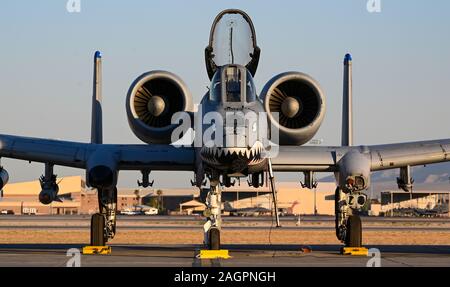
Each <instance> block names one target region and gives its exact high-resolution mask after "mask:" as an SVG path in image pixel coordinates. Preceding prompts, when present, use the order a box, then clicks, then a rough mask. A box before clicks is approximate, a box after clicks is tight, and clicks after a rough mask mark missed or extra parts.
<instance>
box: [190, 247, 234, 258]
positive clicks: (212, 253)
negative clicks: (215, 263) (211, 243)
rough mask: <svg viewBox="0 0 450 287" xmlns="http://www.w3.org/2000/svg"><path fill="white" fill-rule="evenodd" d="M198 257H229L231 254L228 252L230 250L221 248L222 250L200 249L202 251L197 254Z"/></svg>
mask: <svg viewBox="0 0 450 287" xmlns="http://www.w3.org/2000/svg"><path fill="white" fill-rule="evenodd" d="M197 258H200V259H217V258H220V259H229V258H231V256H230V255H229V254H228V250H226V249H220V250H200V253H199V254H198V255H197Z"/></svg>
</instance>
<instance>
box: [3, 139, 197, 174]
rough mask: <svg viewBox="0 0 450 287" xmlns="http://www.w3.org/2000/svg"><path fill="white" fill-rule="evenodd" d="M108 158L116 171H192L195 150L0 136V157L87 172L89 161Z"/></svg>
mask: <svg viewBox="0 0 450 287" xmlns="http://www.w3.org/2000/svg"><path fill="white" fill-rule="evenodd" d="M99 153H101V156H111V157H112V158H114V160H115V161H116V163H117V168H118V169H119V170H142V169H149V170H187V171H191V170H194V158H195V157H194V149H193V148H189V147H174V146H171V145H127V144H124V145H109V144H89V143H79V142H69V141H60V140H52V139H38V138H29V137H20V136H10V135H0V157H5V158H14V159H21V160H26V161H35V162H43V163H50V164H54V165H60V166H67V167H75V168H86V165H87V162H88V161H89V159H90V158H91V157H94V156H95V155H96V154H99Z"/></svg>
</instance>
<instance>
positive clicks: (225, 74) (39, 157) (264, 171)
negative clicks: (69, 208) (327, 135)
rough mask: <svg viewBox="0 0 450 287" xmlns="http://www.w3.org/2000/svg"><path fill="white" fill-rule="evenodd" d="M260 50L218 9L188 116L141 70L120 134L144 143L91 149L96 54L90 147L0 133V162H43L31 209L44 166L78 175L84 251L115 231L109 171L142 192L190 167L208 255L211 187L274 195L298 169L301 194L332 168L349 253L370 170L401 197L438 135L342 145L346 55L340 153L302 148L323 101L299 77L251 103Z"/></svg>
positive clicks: (96, 108)
mask: <svg viewBox="0 0 450 287" xmlns="http://www.w3.org/2000/svg"><path fill="white" fill-rule="evenodd" d="M260 52H261V50H260V48H259V47H258V46H257V44H256V35H255V30H254V27H253V24H252V22H251V19H250V18H249V16H248V15H247V14H246V13H244V12H242V11H240V10H225V11H223V12H221V13H220V14H219V15H218V16H217V17H216V18H215V20H214V22H213V25H212V28H211V33H210V38H209V45H208V46H207V47H206V49H205V61H206V70H207V73H208V76H209V78H210V80H211V86H210V88H209V90H208V91H207V92H206V94H205V95H204V96H203V98H202V100H201V102H200V104H199V106H198V111H194V110H193V105H192V99H191V95H190V93H189V91H188V88H187V87H186V85H185V84H184V82H183V81H182V80H181V79H180V78H179V77H177V76H176V75H174V74H172V73H169V72H165V71H151V72H147V73H144V74H142V75H141V76H140V77H138V78H137V79H136V80H135V81H134V82H133V83H132V84H131V87H130V88H129V91H128V95H127V97H126V111H127V116H128V122H129V125H130V128H131V129H132V131H133V132H134V134H135V135H136V136H137V137H138V138H139V139H141V140H142V141H143V142H145V143H146V144H140V145H121V144H104V143H103V141H102V106H101V98H102V97H101V82H102V81H101V60H102V59H101V54H100V53H99V52H96V53H95V57H94V61H95V64H94V85H93V89H94V91H93V102H92V126H91V142H90V143H80V142H67V141H60V140H48V139H37V138H27V137H20V136H12V135H0V157H6V158H15V159H21V160H26V161H35V162H42V163H44V164H45V172H44V175H42V176H41V178H40V182H41V185H42V192H41V193H40V195H39V200H40V201H41V202H42V203H43V204H49V203H51V202H52V201H54V200H58V185H57V182H56V175H54V173H53V167H54V165H59V166H68V167H74V168H81V169H85V170H86V183H87V185H88V186H90V187H92V188H95V189H97V191H98V202H99V213H97V214H94V215H93V216H92V220H91V245H94V246H101V245H104V244H106V242H107V241H108V240H110V239H112V238H113V237H114V235H115V233H116V209H117V206H116V205H117V188H116V185H117V179H118V174H119V171H121V170H136V171H140V172H141V173H142V182H139V184H140V185H141V186H144V187H148V186H150V185H151V183H150V181H149V174H150V172H151V171H153V170H164V171H192V172H193V180H192V184H194V185H196V186H198V187H199V188H200V187H202V186H205V185H206V187H208V186H209V188H205V189H202V190H206V192H207V194H203V198H204V200H205V204H206V207H207V209H206V212H205V217H206V223H205V225H204V234H205V244H206V245H207V247H208V248H210V249H218V248H220V228H221V216H220V214H221V208H222V204H221V188H222V187H223V186H226V187H229V186H230V185H232V184H233V183H234V181H235V179H236V178H240V177H248V182H249V184H250V185H252V186H254V187H256V188H257V187H260V186H262V185H263V184H264V182H270V187H271V190H272V192H273V195H274V199H276V193H275V191H276V187H275V180H274V176H273V172H275V171H276V172H295V173H304V176H305V180H304V182H302V185H303V186H304V187H307V188H314V186H315V184H316V182H315V181H314V173H317V172H333V173H334V174H335V177H336V181H337V188H336V192H335V207H336V235H337V237H338V239H339V240H341V241H342V242H344V243H345V245H346V246H348V247H359V246H361V241H362V232H361V220H360V217H359V215H358V212H359V211H360V210H361V208H362V207H363V206H364V205H365V203H366V200H367V197H366V195H365V194H364V191H365V190H366V189H367V188H368V187H369V184H370V173H371V172H372V171H378V170H385V169H399V171H400V172H399V177H398V179H397V183H398V187H399V188H401V189H403V190H405V191H411V188H412V178H411V173H410V167H411V166H415V165H424V164H431V163H437V162H443V161H448V160H450V139H444V140H435V141H422V142H414V143H399V144H387V145H376V146H365V145H363V146H352V112H351V111H352V78H351V72H352V59H351V56H350V55H346V56H345V59H344V87H343V88H344V92H343V117H342V146H335V147H333V146H331V147H324V146H304V144H305V143H307V142H308V141H310V140H311V139H312V138H313V136H314V135H315V134H316V132H317V130H318V129H319V127H320V125H321V122H322V120H323V119H324V115H325V95H324V93H323V91H322V89H321V87H320V86H319V84H318V82H317V81H316V80H314V79H313V78H311V77H310V76H308V75H306V74H303V73H300V72H286V73H282V74H279V75H276V76H275V77H273V78H272V79H271V80H270V81H269V82H268V83H267V84H266V85H265V86H264V87H263V89H262V91H261V93H260V94H259V95H257V94H256V88H255V86H254V83H253V77H254V76H255V73H256V70H257V67H258V61H259V57H260ZM261 115H262V116H261ZM255 116H256V117H255ZM0 175H1V176H0V178H1V179H0V181H1V186H0V188H2V187H3V186H4V185H5V184H6V183H7V181H8V174H7V172H6V170H5V169H3V168H2V170H1V174H0ZM265 176H266V177H265ZM266 180H269V181H266ZM273 202H274V203H275V204H274V205H275V206H274V209H275V210H277V209H276V200H274V201H273ZM277 214H278V213H277V212H275V215H277ZM277 224H278V225H279V221H278V218H277Z"/></svg>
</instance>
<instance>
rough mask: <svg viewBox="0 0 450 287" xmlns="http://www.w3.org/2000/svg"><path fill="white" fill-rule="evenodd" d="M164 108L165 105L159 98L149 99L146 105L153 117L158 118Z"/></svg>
mask: <svg viewBox="0 0 450 287" xmlns="http://www.w3.org/2000/svg"><path fill="white" fill-rule="evenodd" d="M165 108H166V103H165V102H164V100H163V98H161V97H160V96H153V97H151V98H150V99H149V101H148V103H147V109H148V111H149V112H150V113H151V114H152V115H153V116H154V117H159V116H160V115H161V114H162V113H163V112H164V110H165Z"/></svg>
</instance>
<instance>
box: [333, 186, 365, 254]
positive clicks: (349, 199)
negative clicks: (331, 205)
mask: <svg viewBox="0 0 450 287" xmlns="http://www.w3.org/2000/svg"><path fill="white" fill-rule="evenodd" d="M366 200H367V196H366V195H365V194H363V193H359V192H348V193H345V192H343V191H342V189H341V188H339V187H337V188H336V191H335V214H336V222H335V227H336V236H337V238H338V239H339V240H340V241H342V242H343V243H344V244H345V247H361V245H362V225H361V218H360V216H359V214H358V213H359V211H360V210H361V209H362V207H363V206H364V205H365V203H366Z"/></svg>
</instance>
